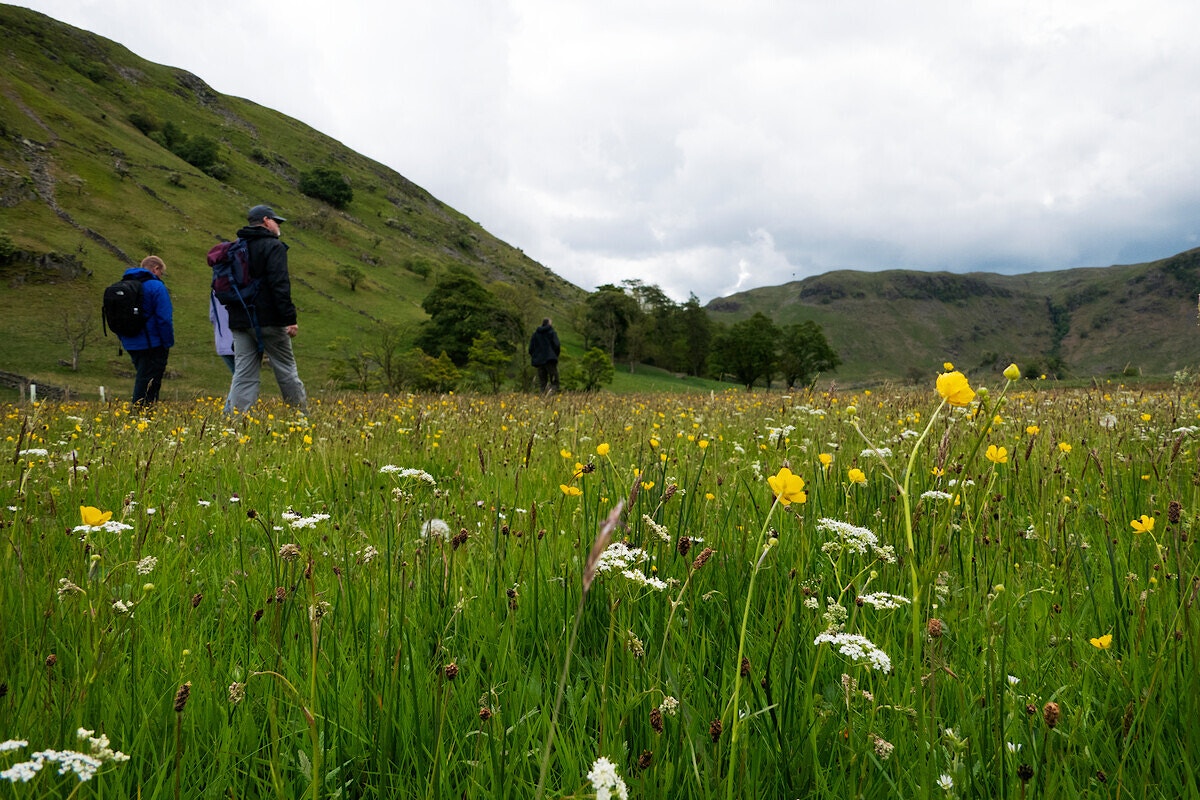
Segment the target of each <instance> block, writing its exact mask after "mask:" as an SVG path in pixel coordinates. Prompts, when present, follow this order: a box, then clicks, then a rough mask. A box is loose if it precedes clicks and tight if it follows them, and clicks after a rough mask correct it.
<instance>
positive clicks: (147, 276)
mask: <svg viewBox="0 0 1200 800" xmlns="http://www.w3.org/2000/svg"><path fill="white" fill-rule="evenodd" d="M166 274H167V265H166V264H165V263H164V262H163V260H162V259H161V258H159V257H158V256H146V257H145V258H143V259H142V264H141V266H138V267H131V268H129V269H127V270H125V274H124V275H123V276H122V278H123V279H126V280H139V281H141V282H142V305H143V306H144V308H145V311H146V327H144V328H142V330H141V332H140V333H136V334H134V335H133V336H122V337H120V339H121V347H122V348H123V349H124V350H125V352H127V353H129V358H130V359H131V360H132V361H133V368H134V369H135V370H136V371H137V376H136V377H135V378H134V379H133V398H132V400H133V404H134V405H139V406H143V407H145V406H149V405H152V404H154V403H155V402H157V401H158V390H159V389H160V388H162V380H163V375H164V374H166V371H167V355H168V353H169V352H170V350H171V348H172V347H174V346H175V323H174V317H173V314H172V310H171V293H170V292H168V291H167V285H166V284H165V283H163V280H162V279H163V275H166Z"/></svg>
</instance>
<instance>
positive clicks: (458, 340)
mask: <svg viewBox="0 0 1200 800" xmlns="http://www.w3.org/2000/svg"><path fill="white" fill-rule="evenodd" d="M421 307H422V308H424V309H425V313H427V314H429V319H428V320H427V321H426V322H425V323H423V324H422V326H421V332H420V334H419V335H418V336H417V344H418V346H420V348H421V349H422V350H424V351H425V352H426V353H430V354H433V353H440V352H442V351H443V350H444V351H446V352H447V353H448V354H449V355H450V358H451V360H452V361H453V362H454V363H455V365H457V366H460V367H461V366H465V365H466V363H467V361H468V359H469V358H470V353H469V351H470V349H471V343H472V342H473V341H475V339H476V337H478V336H479V335H480V334H481V333H483V332H484V331H491V332H492V333H493V334H495V337H496V341H497V343H498V344H497V346H498V347H500V348H501V349H503V350H506V351H507V352H510V353H511V352H512V351H513V350H514V349H515V347H516V344H515V343H513V342H512V341H510V337H511V336H512V332H513V331H518V330H520V324H519V323H514V321H513V313H514V312H513V311H512V310H511V309H509V308H505V307H504V306H502V305H501V304H500V303H498V302H497V300H496V297H495V295H493V294H492V292H491V291H489V290H488V288H487V287H486V286H484V285H483V284H482V283H480V282H479V279H478V278H477V277H475V273H474V272H473V271H471V269H470V268H469V267H465V266H461V265H456V266H453V267H451V268H450V269H448V270H447V271H446V272H445V274H444V275H442V277H441V278H439V279H438V282H437V283H436V284H434V287H433V289H432V290H430V292H429V294H428V295H426V296H425V300H424V302H423V303H422V304H421ZM519 335H520V336H521V337H522V339H523V338H524V334H523V332H521V333H520V334H519Z"/></svg>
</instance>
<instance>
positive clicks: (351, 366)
mask: <svg viewBox="0 0 1200 800" xmlns="http://www.w3.org/2000/svg"><path fill="white" fill-rule="evenodd" d="M326 349H327V350H329V352H330V353H332V354H333V358H332V359H331V360H330V363H329V379H330V380H331V381H333V382H334V384H335V385H336V386H337V387H338V388H339V389H355V390H357V391H360V392H365V391H368V390H369V389H370V388H371V384H372V383H373V382H374V377H375V364H376V360H375V357H374V356H373V355H372V354H371V352H370V351H368V350H360V349H358V348H357V347H355V346H354V344H353V343H352V342H351V341H350V338H349V337H347V336H338V337H335V338H334V340H333V341H332V342H330V343H329V345H328V346H327V347H326Z"/></svg>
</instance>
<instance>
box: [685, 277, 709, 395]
mask: <svg viewBox="0 0 1200 800" xmlns="http://www.w3.org/2000/svg"><path fill="white" fill-rule="evenodd" d="M676 321H677V324H678V326H679V327H680V328H681V329H682V331H683V332H684V333H683V337H682V338H683V346H682V347H681V348H679V350H678V352H679V353H680V356H681V358H682V369H681V370H680V371H681V372H686V373H687V374H689V375H703V374H705V371H706V368H707V366H708V356H709V351H710V350H711V348H712V343H713V323H712V320H711V319H709V317H708V312H707V311H705V310H704V308H703V307H702V306H701V305H700V299H699V298H698V297H696V295H694V294H692V295H689V296H688V301H687V302H686V303H684V304H683V306H682V307H681V308H680V309H679V312H678V314H677V315H676Z"/></svg>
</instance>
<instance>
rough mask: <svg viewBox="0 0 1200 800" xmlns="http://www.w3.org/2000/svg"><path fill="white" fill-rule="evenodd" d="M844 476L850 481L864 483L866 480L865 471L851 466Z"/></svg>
mask: <svg viewBox="0 0 1200 800" xmlns="http://www.w3.org/2000/svg"><path fill="white" fill-rule="evenodd" d="M846 477H847V478H849V479H850V482H851V483H866V482H867V475H866V473H864V472H863V471H862V470H861V469H859V468H858V467H851V469H850V471H849V472H847V473H846Z"/></svg>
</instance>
